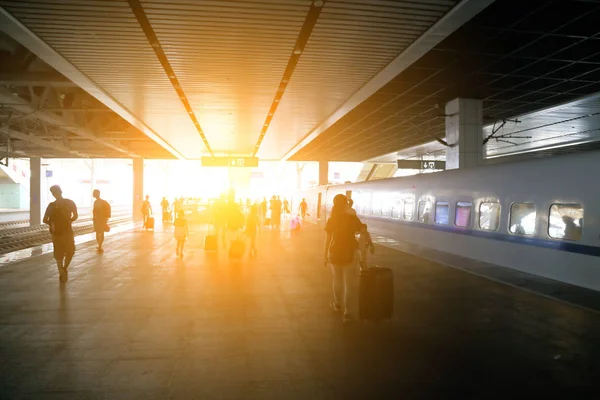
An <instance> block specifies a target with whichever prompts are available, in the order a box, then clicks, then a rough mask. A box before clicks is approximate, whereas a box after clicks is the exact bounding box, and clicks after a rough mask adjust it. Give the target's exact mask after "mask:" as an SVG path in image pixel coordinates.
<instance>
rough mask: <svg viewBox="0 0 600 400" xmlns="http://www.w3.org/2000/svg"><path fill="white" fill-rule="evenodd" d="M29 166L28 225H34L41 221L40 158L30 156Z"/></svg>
mask: <svg viewBox="0 0 600 400" xmlns="http://www.w3.org/2000/svg"><path fill="white" fill-rule="evenodd" d="M29 168H30V170H31V173H30V175H29V225H30V226H35V225H40V224H41V223H42V197H41V196H42V159H41V158H40V157H31V158H30V159H29Z"/></svg>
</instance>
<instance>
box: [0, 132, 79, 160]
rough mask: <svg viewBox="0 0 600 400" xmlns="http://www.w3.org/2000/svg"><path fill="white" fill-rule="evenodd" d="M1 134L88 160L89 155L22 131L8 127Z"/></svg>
mask: <svg viewBox="0 0 600 400" xmlns="http://www.w3.org/2000/svg"><path fill="white" fill-rule="evenodd" d="M0 132H2V133H4V134H5V135H9V136H10V138H11V139H18V140H22V141H24V142H27V143H31V144H35V145H38V146H41V147H44V148H46V149H52V150H56V151H59V152H60V153H64V154H70V155H73V156H76V157H83V158H87V154H82V153H80V152H78V151H75V150H71V149H69V148H68V147H65V146H63V145H61V144H59V143H54V142H50V141H48V140H44V139H40V138H38V137H36V136H34V135H29V134H27V133H23V132H20V131H15V130H14V129H10V128H8V127H7V126H3V127H0Z"/></svg>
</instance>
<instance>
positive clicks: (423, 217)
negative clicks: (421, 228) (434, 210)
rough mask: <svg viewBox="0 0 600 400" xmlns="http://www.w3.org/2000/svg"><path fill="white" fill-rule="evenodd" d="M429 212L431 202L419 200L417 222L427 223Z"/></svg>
mask: <svg viewBox="0 0 600 400" xmlns="http://www.w3.org/2000/svg"><path fill="white" fill-rule="evenodd" d="M430 214H431V202H430V201H420V202H419V222H423V223H425V224H428V223H429V218H430Z"/></svg>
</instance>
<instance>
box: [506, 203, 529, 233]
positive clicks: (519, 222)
mask: <svg viewBox="0 0 600 400" xmlns="http://www.w3.org/2000/svg"><path fill="white" fill-rule="evenodd" d="M509 230H510V231H511V232H512V233H515V234H517V235H533V233H534V232H535V204H533V203H513V204H512V205H511V206H510V229H509Z"/></svg>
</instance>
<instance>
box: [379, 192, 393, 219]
mask: <svg viewBox="0 0 600 400" xmlns="http://www.w3.org/2000/svg"><path fill="white" fill-rule="evenodd" d="M391 213H392V202H391V200H390V199H389V197H388V196H386V195H383V202H382V205H381V216H382V217H386V218H389V217H390V215H391Z"/></svg>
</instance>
